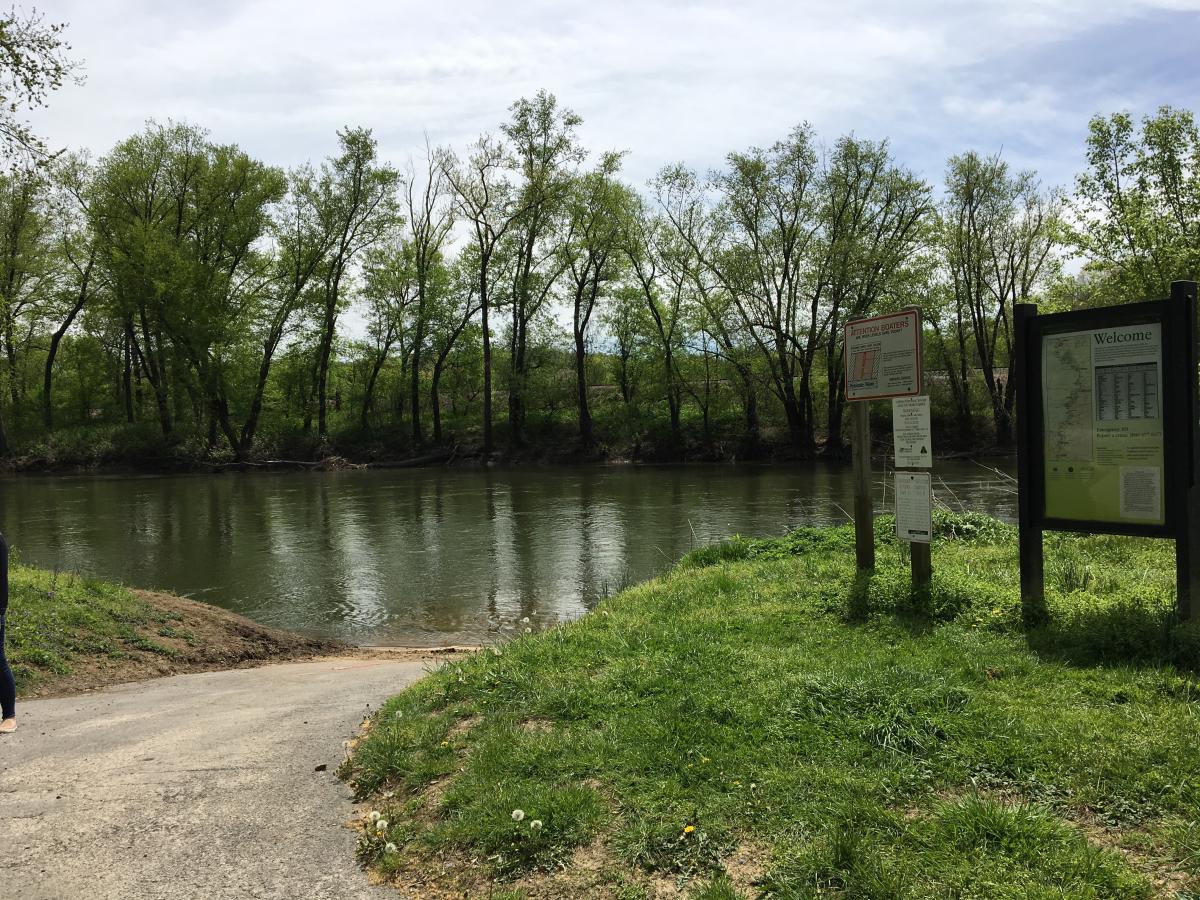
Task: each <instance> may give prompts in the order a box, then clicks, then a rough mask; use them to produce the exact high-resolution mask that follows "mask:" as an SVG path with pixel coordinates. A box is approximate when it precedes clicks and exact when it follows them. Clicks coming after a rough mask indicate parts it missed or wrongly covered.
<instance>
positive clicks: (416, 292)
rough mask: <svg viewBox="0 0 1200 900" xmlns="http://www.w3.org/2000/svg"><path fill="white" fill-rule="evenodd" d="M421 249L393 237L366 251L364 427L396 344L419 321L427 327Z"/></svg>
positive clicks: (361, 418) (361, 419) (414, 354)
mask: <svg viewBox="0 0 1200 900" xmlns="http://www.w3.org/2000/svg"><path fill="white" fill-rule="evenodd" d="M417 252H418V251H417V248H416V246H415V244H414V243H412V242H406V241H399V240H393V241H390V242H388V243H385V244H382V245H380V246H378V247H373V248H371V249H370V250H368V251H367V253H366V255H365V260H364V263H363V274H364V285H363V296H364V297H365V298H366V301H367V334H368V335H369V336H370V339H371V340H370V344H369V346H368V349H369V359H370V365H369V371H368V374H367V380H366V385H365V387H364V389H363V401H362V411H361V414H360V416H359V424H360V426H361V427H362V429H363V430H364V431H366V430H367V428H368V426H369V421H368V415H369V414H370V412H371V404H372V401H373V399H374V396H375V384H376V382H377V381H378V379H379V373H380V371H381V370H382V369H383V366H384V364H385V363H386V362H387V359H388V354H389V353H390V352H391V349H392V346H393V345H394V344H395V343H396V342H397V341H398V340H401V339H402V338H403V337H404V335H405V334H406V333H407V334H410V335H415V333H416V327H417V323H418V322H420V323H421V324H420V327H422V328H423V327H424V323H423V321H422V319H423V317H424V315H425V311H421V310H419V309H414V305H419V304H420V303H421V302H422V301H421V300H420V299H419V297H420V292H421V289H422V288H421V285H420V276H419V275H418V273H417V267H418V263H417ZM425 275H426V284H425V285H424V288H425V290H426V291H428V289H429V283H428V275H429V273H428V271H426V273H425ZM410 319H411V320H410ZM417 340H418V339H417V338H416V337H415V336H414V337H412V338H411V341H410V344H411V352H412V360H413V362H412V365H413V369H414V371H415V370H416V368H417V365H418V363H417V351H416V343H417ZM414 389H416V387H414ZM418 409H419V405H417V404H414V405H413V414H414V415H417V414H418V412H417V411H418ZM415 441H416V438H415V437H414V442H415ZM414 446H415V443H414Z"/></svg>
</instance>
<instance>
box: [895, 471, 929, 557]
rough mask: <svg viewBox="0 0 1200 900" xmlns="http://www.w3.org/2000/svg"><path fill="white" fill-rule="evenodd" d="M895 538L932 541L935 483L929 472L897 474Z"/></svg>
mask: <svg viewBox="0 0 1200 900" xmlns="http://www.w3.org/2000/svg"><path fill="white" fill-rule="evenodd" d="M896 537H898V538H900V540H902V541H917V542H919V543H922V544H929V543H932V541H933V485H932V481H931V479H930V477H929V473H928V472H897V473H896Z"/></svg>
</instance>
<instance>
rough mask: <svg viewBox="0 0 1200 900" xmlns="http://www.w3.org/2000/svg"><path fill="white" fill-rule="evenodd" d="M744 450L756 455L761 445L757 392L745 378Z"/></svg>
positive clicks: (752, 383)
mask: <svg viewBox="0 0 1200 900" xmlns="http://www.w3.org/2000/svg"><path fill="white" fill-rule="evenodd" d="M745 387H746V448H747V450H748V451H749V452H750V453H751V455H754V454H757V452H758V448H759V447H760V446H761V444H762V439H761V437H760V436H759V431H758V392H757V391H756V390H755V389H754V382H753V381H752V380H751V379H750V378H749V377H746V379H745Z"/></svg>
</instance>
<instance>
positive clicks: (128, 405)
mask: <svg viewBox="0 0 1200 900" xmlns="http://www.w3.org/2000/svg"><path fill="white" fill-rule="evenodd" d="M124 356H125V366H124V368H125V371H124V372H122V373H121V387H122V389H123V390H124V393H125V421H126V422H128V423H129V424H130V425H132V424H133V421H134V418H133V325H131V324H130V323H129V322H128V321H126V323H125V353H124Z"/></svg>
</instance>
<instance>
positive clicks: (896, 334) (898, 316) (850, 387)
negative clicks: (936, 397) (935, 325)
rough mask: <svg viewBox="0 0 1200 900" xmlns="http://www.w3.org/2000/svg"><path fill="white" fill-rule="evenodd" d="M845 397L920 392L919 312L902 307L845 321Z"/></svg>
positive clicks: (873, 398) (851, 398)
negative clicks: (886, 313)
mask: <svg viewBox="0 0 1200 900" xmlns="http://www.w3.org/2000/svg"><path fill="white" fill-rule="evenodd" d="M845 337H846V345H845V353H844V355H843V358H844V362H845V366H846V399H847V400H880V399H883V398H885V397H911V396H914V395H916V394H919V393H921V314H920V311H919V310H916V309H906V310H903V311H901V312H898V313H891V314H889V315H886V316H875V317H873V318H870V319H857V320H855V321H853V322H847V323H846V329H845Z"/></svg>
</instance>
